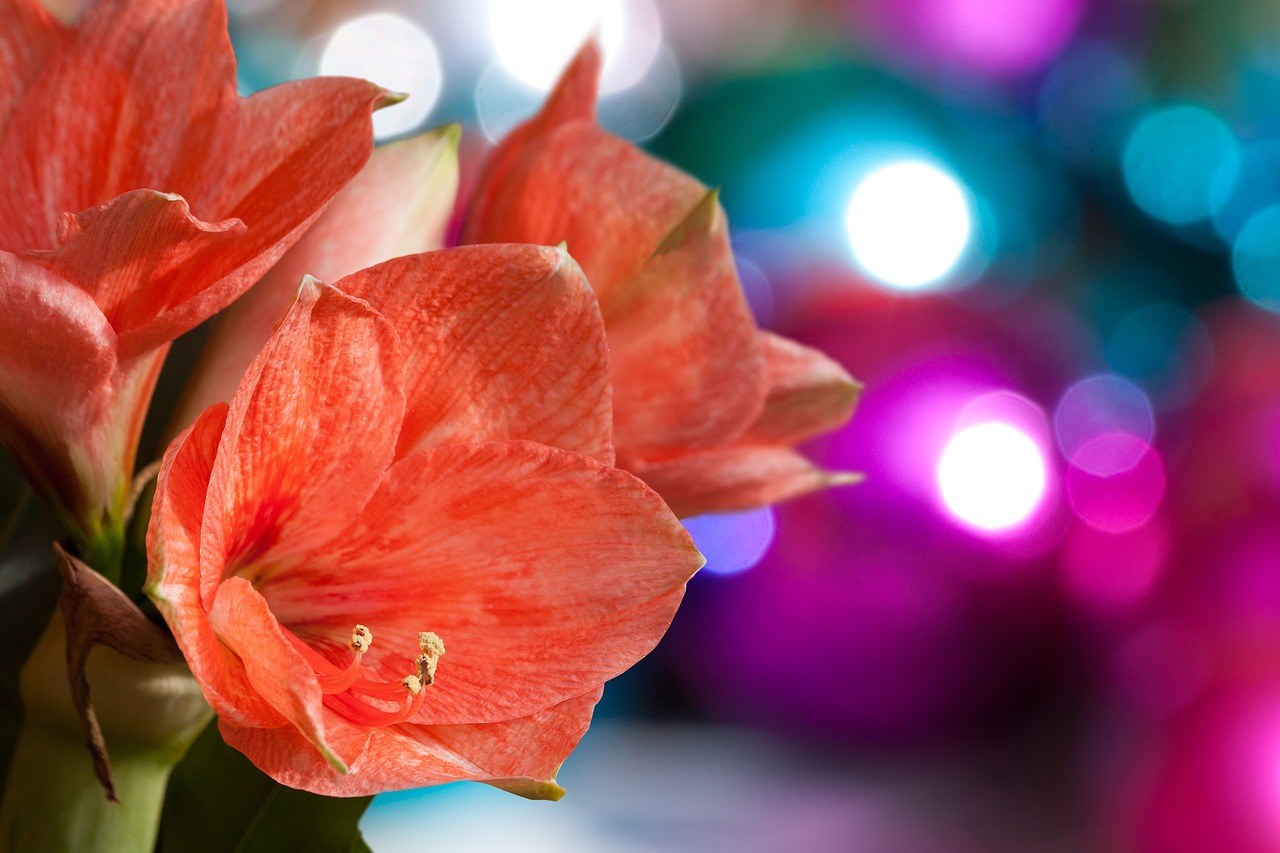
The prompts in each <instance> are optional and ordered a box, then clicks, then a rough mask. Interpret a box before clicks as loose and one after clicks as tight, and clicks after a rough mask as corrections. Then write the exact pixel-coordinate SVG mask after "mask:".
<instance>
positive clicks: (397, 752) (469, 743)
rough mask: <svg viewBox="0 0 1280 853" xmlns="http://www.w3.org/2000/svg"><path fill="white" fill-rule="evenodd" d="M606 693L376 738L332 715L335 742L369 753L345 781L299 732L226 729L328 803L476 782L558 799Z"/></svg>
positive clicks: (261, 762) (405, 726)
mask: <svg viewBox="0 0 1280 853" xmlns="http://www.w3.org/2000/svg"><path fill="white" fill-rule="evenodd" d="M428 689H434V687H432V688H428ZM600 691H601V688H600V687H598V686H597V687H595V688H593V689H592V690H590V691H587V692H586V693H584V694H583V695H581V696H575V697H573V698H571V699H567V700H565V701H564V702H561V703H559V704H557V705H554V706H552V707H549V708H544V709H540V710H538V711H536V712H534V713H532V714H529V715H527V716H524V717H519V718H516V719H511V720H503V721H500V722H493V723H472V724H463V725H456V726H424V725H417V724H413V723H402V724H400V725H396V726H390V727H388V728H385V729H375V730H373V731H372V732H370V731H369V730H367V729H360V728H359V727H356V726H353V725H351V724H349V723H346V722H345V721H342V720H341V719H339V718H337V717H336V716H335V715H330V720H329V724H330V732H331V735H330V737H331V742H335V743H338V744H339V745H341V746H342V747H344V748H347V749H351V748H352V747H355V746H362V747H363V750H364V751H363V753H362V754H361V755H360V756H359V757H358V758H356V759H355V760H353V761H352V762H351V764H350V766H349V767H348V772H347V773H345V774H343V773H339V772H337V771H336V770H334V768H333V767H332V766H330V765H329V764H328V763H327V762H326V761H325V760H324V758H323V757H321V755H320V754H319V753H317V752H316V751H315V750H314V749H312V748H310V745H309V744H308V742H307V741H306V740H305V739H304V738H303V736H302V735H301V734H300V733H299V732H298V730H297V729H294V728H293V727H291V726H284V727H280V728H271V729H266V728H242V727H239V726H236V725H234V724H233V723H229V722H228V721H227V720H225V719H220V720H219V723H218V729H219V731H220V732H221V733H222V736H223V738H224V739H225V740H226V741H227V743H229V744H230V745H232V746H234V747H235V748H236V749H238V750H240V751H241V752H243V753H244V754H245V755H247V756H248V757H249V758H250V760H252V761H253V763H254V764H256V765H257V766H258V768H259V769H261V770H262V771H263V772H265V773H266V774H267V775H269V776H271V777H272V778H273V779H275V780H276V781H278V782H281V783H283V784H285V785H289V786H290V787H293V788H301V789H303V790H307V791H311V792H313V793H317V794H323V795H325V796H330V797H360V796H367V795H369V794H377V793H381V792H383V791H398V790H404V789H407V788H419V787H423V786H425V785H439V784H443V783H446V782H457V781H461V780H472V781H477V782H487V783H489V784H491V785H495V786H497V787H500V788H504V789H506V790H508V791H511V792H513V793H516V794H520V795H521V796H525V797H530V798H534V799H558V798H559V795H560V794H562V793H563V789H561V788H560V786H559V785H557V784H556V782H555V776H556V772H557V771H558V770H559V768H560V765H561V764H562V763H564V760H565V758H567V757H568V755H569V753H570V752H572V751H573V748H574V747H575V746H576V745H577V744H578V741H579V740H581V739H582V735H583V734H584V733H585V732H586V730H587V726H588V725H589V723H590V722H591V712H592V709H593V708H594V707H595V705H596V703H597V702H598V701H600Z"/></svg>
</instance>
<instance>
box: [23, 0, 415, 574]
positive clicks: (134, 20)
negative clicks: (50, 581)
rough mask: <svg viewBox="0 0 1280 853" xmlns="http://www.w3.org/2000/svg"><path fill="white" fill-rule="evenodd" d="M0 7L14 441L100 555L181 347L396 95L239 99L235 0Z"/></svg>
mask: <svg viewBox="0 0 1280 853" xmlns="http://www.w3.org/2000/svg"><path fill="white" fill-rule="evenodd" d="M0 18H2V19H3V22H4V25H3V27H0V365H2V366H3V369H0V441H3V443H4V444H5V445H6V446H8V448H9V449H10V450H11V451H12V453H13V455H14V456H15V458H16V459H17V460H18V461H19V463H20V464H22V466H23V468H24V470H25V471H26V473H27V475H28V477H29V478H30V480H31V481H32V483H33V484H35V486H36V488H37V489H38V490H39V491H40V492H41V493H42V494H43V495H44V496H45V498H46V499H47V500H48V501H49V502H50V504H51V505H52V506H53V508H54V509H55V510H57V511H58V512H59V513H60V514H61V515H62V516H63V521H64V523H65V524H66V526H67V527H68V529H70V530H71V531H73V532H74V533H75V534H76V538H77V539H78V540H79V542H80V544H81V545H82V547H83V546H85V544H86V543H88V544H89V545H90V546H92V545H93V544H94V543H95V542H97V540H99V539H100V537H101V536H102V535H103V529H104V528H111V527H112V526H113V525H118V524H119V521H120V515H121V514H122V512H123V509H124V506H125V505H126V503H127V499H128V491H129V478H130V477H131V475H132V469H133V464H134V458H133V456H134V453H135V449H134V448H135V445H136V442H137V435H138V431H139V429H140V428H141V424H142V419H143V416H144V413H145V409H146V404H147V402H148V400H149V398H150V394H151V390H152V387H153V385H154V382H155V378H156V375H157V373H158V371H159V368H160V364H161V362H162V361H163V358H164V355H165V353H166V351H167V348H168V344H169V342H170V341H172V340H173V338H175V337H176V336H178V335H179V334H181V333H183V332H185V331H187V330H188V329H191V328H192V327H194V326H195V325H196V324H198V323H199V322H201V321H202V320H204V319H205V318H207V317H209V316H211V315H212V314H213V313H215V312H216V311H218V310H219V309H221V308H223V307H224V306H226V305H227V304H228V303H230V302H231V301H232V300H233V299H234V298H235V297H236V296H237V295H238V294H239V293H240V292H242V291H243V290H244V289H245V288H247V287H248V286H249V285H250V284H252V283H253V282H254V281H255V280H256V279H257V278H258V277H259V276H261V274H262V273H263V272H264V271H265V270H266V269H267V268H268V267H269V266H270V265H271V264H272V263H274V261H275V260H276V259H277V258H278V257H279V256H280V254H281V253H282V252H283V251H284V250H285V249H286V248H288V246H289V245H290V244H291V243H292V242H293V241H294V240H295V239H297V237H298V236H299V235H300V234H301V233H302V231H303V230H304V229H305V228H306V226H307V225H308V224H309V223H310V222H311V221H312V220H313V219H314V218H315V217H316V216H317V215H318V214H319V213H320V211H321V210H322V209H323V207H324V205H325V204H326V203H327V202H328V201H329V199H330V198H332V196H333V194H334V193H335V192H337V191H338V189H339V188H340V187H341V186H342V185H343V184H344V183H346V181H347V180H349V179H350V178H351V176H352V175H354V174H355V173H356V172H357V171H358V170H359V168H360V166H361V165H362V164H363V163H364V162H365V160H366V159H367V158H368V156H369V152H370V150H371V148H372V129H371V124H370V113H371V111H372V110H373V109H376V108H377V107H379V106H381V105H384V104H387V103H391V102H393V101H394V100H395V98H394V97H390V96H388V95H387V93H386V92H384V91H383V90H382V89H380V88H378V87H376V86H374V85H373V84H371V83H368V82H365V81H360V80H349V79H340V78H328V79H325V78H321V79H315V80H305V81H299V82H296V83H290V84H287V85H284V86H280V87H277V88H274V89H270V90H267V91H265V92H261V93H259V94H257V95H254V96H253V97H250V98H247V99H242V98H240V97H239V96H238V95H237V93H236V76H235V60H234V57H233V55H232V51H231V44H230V41H229V40H228V38H227V28H226V10H225V7H224V5H223V3H222V2H221V0H100V2H98V3H96V4H95V5H93V6H92V7H90V8H89V10H88V11H87V12H86V13H85V14H84V16H83V17H82V18H81V19H80V20H79V21H78V22H77V23H76V24H75V25H74V26H67V25H64V24H62V23H60V22H59V21H57V20H55V19H54V18H52V17H51V16H50V15H49V14H48V13H47V12H45V11H44V9H43V7H41V5H40V4H39V2H38V0H0ZM50 341H56V342H57V346H55V347H50V346H49V345H48V344H49V342H50ZM91 550H92V547H91ZM90 556H95V555H90Z"/></svg>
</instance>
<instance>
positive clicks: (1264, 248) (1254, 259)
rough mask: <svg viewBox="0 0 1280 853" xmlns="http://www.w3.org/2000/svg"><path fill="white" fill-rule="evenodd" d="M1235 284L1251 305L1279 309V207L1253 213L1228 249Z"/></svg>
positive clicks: (1273, 309) (1272, 309) (1269, 309)
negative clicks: (1231, 247) (1230, 249)
mask: <svg viewBox="0 0 1280 853" xmlns="http://www.w3.org/2000/svg"><path fill="white" fill-rule="evenodd" d="M1231 266H1232V270H1233V271H1234V272H1235V277H1236V287H1238V288H1239V289H1240V292H1241V293H1242V294H1244V296H1245V298H1247V299H1249V300H1250V301H1251V302H1253V303H1254V304H1256V305H1258V306H1260V307H1262V308H1265V309H1267V310H1268V311H1280V207H1269V208H1267V209H1266V210H1263V211H1262V212H1261V213H1259V214H1257V215H1256V216H1254V217H1253V218H1252V219H1250V220H1249V222H1248V223H1247V224H1246V225H1245V226H1244V228H1243V229H1242V230H1241V231H1240V236H1239V237H1237V238H1236V243H1235V246H1234V247H1233V249H1232V252H1231Z"/></svg>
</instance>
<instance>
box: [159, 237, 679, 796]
mask: <svg viewBox="0 0 1280 853" xmlns="http://www.w3.org/2000/svg"><path fill="white" fill-rule="evenodd" d="M609 422H610V417H609V382H608V360H607V353H606V348H605V344H604V335H603V329H602V325H601V322H600V317H599V309H598V307H597V305H596V303H595V301H594V299H593V298H592V296H591V292H590V290H589V288H588V286H587V285H586V283H585V282H584V280H583V278H582V275H581V271H580V270H579V269H578V267H577V265H576V264H575V263H574V262H573V261H572V260H571V259H570V258H569V257H568V256H567V255H566V254H565V253H563V252H562V251H558V250H555V249H547V248H540V247H534V246H472V247H464V248H460V249H453V250H447V251H442V252H433V253H429V254H425V255H414V256H409V257H405V258H399V259H396V260H393V261H389V262H387V263H385V264H382V265H380V266H378V267H374V268H372V269H369V270H365V271H362V272H359V273H356V274H353V275H351V276H348V277H347V278H345V279H343V280H341V281H339V282H337V283H336V284H335V285H334V286H333V287H326V286H323V285H320V284H318V283H316V282H315V281H314V280H311V279H308V280H307V281H306V283H304V285H303V287H302V289H301V291H300V293H299V296H298V299H297V301H296V302H295V304H294V305H293V306H292V308H290V310H289V312H288V314H287V315H286V316H285V318H284V319H283V321H282V322H281V324H280V326H279V327H278V328H277V329H276V331H275V332H274V333H273V334H272V336H271V338H270V340H269V341H268V342H267V345H266V346H265V347H264V348H263V350H262V352H261V353H260V354H259V355H258V356H257V357H256V358H255V359H254V361H253V362H252V363H251V364H250V366H249V368H248V370H247V372H246V373H245V375H244V378H243V380H242V382H241V383H240V386H239V388H238V389H237V391H236V392H235V395H234V396H233V398H232V400H231V403H230V405H229V406H228V405H227V404H225V403H217V404H215V405H213V406H211V407H209V408H208V409H207V410H206V411H205V412H203V413H202V414H201V415H200V416H199V417H198V418H197V419H196V421H195V422H194V424H192V426H191V427H190V428H189V429H188V430H187V431H185V432H184V433H183V434H182V435H180V436H179V437H178V438H177V439H176V440H175V441H174V443H173V444H172V445H171V446H170V448H169V451H168V452H167V453H166V455H165V459H164V464H163V466H162V469H161V472H160V475H159V481H158V485H157V493H156V499H155V503H154V509H153V515H152V521H151V527H150V530H149V536H148V546H149V551H150V576H149V579H148V585H147V591H148V593H149V594H150V595H151V596H152V598H153V599H154V600H155V602H156V604H157V606H158V607H159V608H160V611H161V612H162V613H163V614H164V617H165V619H166V620H167V621H168V623H169V625H170V627H171V628H172V629H173V632H174V635H175V637H176V639H177V641H178V644H179V645H180V647H181V648H182V650H183V652H184V654H185V655H186V658H187V660H188V662H189V663H190V665H191V670H192V673H193V674H194V675H195V677H196V679H197V680H198V681H199V683H200V685H201V687H202V689H203V690H204V693H205V696H206V698H207V699H208V700H209V702H210V704H211V705H212V706H213V707H214V709H215V710H216V711H217V713H218V716H219V726H220V729H221V732H222V735H223V737H224V738H225V739H226V741H227V742H228V743H230V744H231V745H233V746H235V747H236V748H238V749H240V750H241V751H242V752H244V753H245V754H246V755H248V756H249V757H250V758H251V759H252V760H253V761H254V763H255V764H257V765H258V766H259V767H260V768H262V769H263V770H264V771H266V772H267V773H269V774H270V775H271V776H273V777H274V778H275V779H277V780H279V781H281V782H283V783H285V784H288V785H291V786H294V787H299V788H305V789H307V790H310V791H315V792H318V793H323V794H331V795H361V794H369V793H373V792H377V791H386V790H394V789H399V788H407V787H414V786H421V785H427V784H434V783H440V782H447V781H453V780H457V779H474V780H480V781H485V782H489V783H491V784H495V785H498V786H500V787H504V788H507V789H509V790H513V791H516V792H517V793H521V794H524V795H526V796H535V797H556V796H558V795H559V793H560V789H559V787H558V786H557V785H556V784H555V782H554V777H555V773H556V770H557V768H558V767H559V765H560V763H561V762H562V761H563V760H564V758H565V757H566V756H567V755H568V753H569V751H570V750H571V749H572V748H573V746H574V745H575V744H576V743H577V741H578V739H579V738H580V737H581V735H582V734H583V732H584V731H585V729H586V727H587V724H588V722H589V719H590V715H591V710H592V708H593V706H594V704H595V702H596V701H597V700H598V699H599V696H600V691H601V687H602V684H603V682H604V681H605V680H606V679H608V678H610V677H612V676H613V675H616V674H617V673H619V672H621V671H622V670H624V669H625V668H627V667H628V666H630V665H631V664H632V663H634V662H635V661H636V660H638V659H639V658H640V657H641V656H643V655H644V654H645V653H647V652H648V651H649V650H650V649H651V648H652V647H653V645H654V644H655V643H656V642H657V640H658V639H659V637H660V636H661V635H662V633H663V632H664V631H665V630H666V627H667V625H668V624H669V622H670V619H671V617H672V615H673V613H674V611H675V608H676V606H677V604H678V603H679V601H680V598H681V596H682V594H683V589H684V583H685V581H686V580H687V578H688V577H689V576H690V575H691V574H692V572H693V571H695V570H696V569H697V567H698V566H699V565H700V564H701V562H702V561H701V556H700V555H699V554H698V553H697V551H696V549H695V548H694V547H693V545H692V542H691V541H690V539H689V538H688V536H687V534H685V532H684V530H683V529H682V528H681V527H680V525H679V523H678V522H677V521H676V519H675V517H674V516H673V515H672V514H671V513H670V511H669V510H667V508H666V507H665V506H664V505H663V503H662V501H661V499H660V498H659V497H658V496H657V495H656V494H655V493H654V492H653V491H651V490H650V489H649V488H648V487H646V486H645V485H644V484H643V483H642V482H641V481H640V480H638V479H636V478H635V477H633V476H632V475H630V474H627V473H625V472H623V471H619V470H617V469H615V468H612V467H610V463H611V462H612V460H613V449H612V445H611V443H610V434H609ZM370 635H371V637H372V640H371V641H370ZM446 648H447V654H444V650H445V649H446ZM442 655H443V657H441V656H442Z"/></svg>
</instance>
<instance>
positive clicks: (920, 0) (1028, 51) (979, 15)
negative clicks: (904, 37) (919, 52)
mask: <svg viewBox="0 0 1280 853" xmlns="http://www.w3.org/2000/svg"><path fill="white" fill-rule="evenodd" d="M1081 5H1082V4H1081V0H916V3H915V10H914V11H915V14H916V15H917V16H918V20H919V21H920V22H921V24H922V29H923V30H924V34H925V35H926V37H927V38H928V40H929V41H930V42H931V43H932V44H934V45H936V46H938V47H940V48H942V49H944V50H945V51H946V52H947V53H949V54H950V55H952V56H954V57H955V58H956V59H958V60H960V61H962V62H965V63H966V64H968V65H972V66H974V67H976V68H979V69H983V70H987V71H995V72H1004V73H1015V72H1022V71H1026V70H1029V69H1031V68H1035V67H1036V66H1038V65H1041V64H1043V63H1044V62H1045V61H1046V60H1048V59H1051V58H1052V57H1053V56H1054V55H1055V54H1056V53H1057V52H1058V51H1059V50H1061V49H1062V47H1063V45H1065V44H1066V43H1067V41H1068V40H1069V39H1070V38H1071V34H1072V33H1073V32H1074V31H1075V28H1076V25H1077V24H1078V23H1079V19H1080V13H1081Z"/></svg>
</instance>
